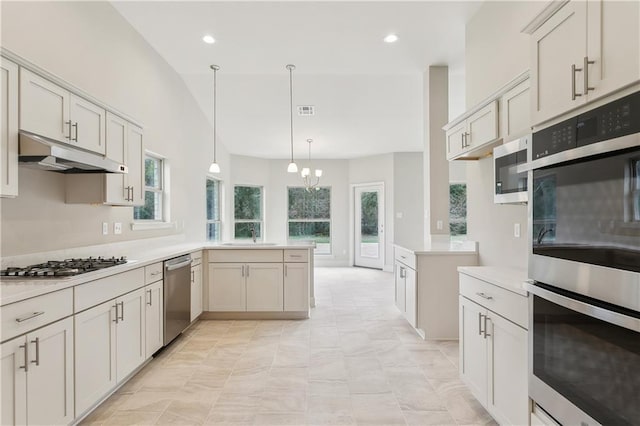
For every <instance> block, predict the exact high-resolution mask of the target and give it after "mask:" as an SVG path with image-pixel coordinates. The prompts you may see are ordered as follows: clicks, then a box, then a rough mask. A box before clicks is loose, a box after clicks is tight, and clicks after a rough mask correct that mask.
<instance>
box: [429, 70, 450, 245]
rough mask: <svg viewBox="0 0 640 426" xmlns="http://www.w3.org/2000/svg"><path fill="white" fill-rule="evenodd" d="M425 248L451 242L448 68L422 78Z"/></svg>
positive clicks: (434, 71) (433, 71)
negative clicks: (428, 245)
mask: <svg viewBox="0 0 640 426" xmlns="http://www.w3.org/2000/svg"><path fill="white" fill-rule="evenodd" d="M423 103H424V157H423V158H424V224H425V227H424V229H425V233H424V241H425V244H430V243H431V242H438V241H448V240H449V162H448V161H447V158H446V143H445V140H446V138H445V133H444V130H442V126H444V125H445V124H447V122H448V120H449V67H447V66H431V67H429V69H428V70H426V71H425V72H424V74H423Z"/></svg>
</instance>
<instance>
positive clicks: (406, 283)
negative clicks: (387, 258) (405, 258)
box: [395, 256, 418, 328]
mask: <svg viewBox="0 0 640 426" xmlns="http://www.w3.org/2000/svg"><path fill="white" fill-rule="evenodd" d="M414 257H415V256H414ZM395 300H396V307H397V308H398V309H399V310H400V312H401V313H402V315H403V316H404V317H405V319H406V320H407V321H408V322H409V324H411V326H412V327H414V328H415V327H417V325H418V289H417V284H416V271H415V269H413V268H411V267H409V266H407V265H406V264H405V263H403V262H400V261H399V260H396V263H395Z"/></svg>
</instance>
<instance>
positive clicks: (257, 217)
mask: <svg viewBox="0 0 640 426" xmlns="http://www.w3.org/2000/svg"><path fill="white" fill-rule="evenodd" d="M262 200H263V198H262V187H261V186H250V185H236V186H235V187H234V188H233V237H234V238H235V239H249V238H251V233H252V232H251V230H252V229H253V230H255V233H256V238H258V239H262V236H263V235H264V229H263V228H264V215H263V208H262Z"/></svg>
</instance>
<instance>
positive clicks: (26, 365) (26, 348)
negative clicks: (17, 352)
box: [18, 343, 29, 373]
mask: <svg viewBox="0 0 640 426" xmlns="http://www.w3.org/2000/svg"><path fill="white" fill-rule="evenodd" d="M18 347H19V348H23V349H24V365H21V366H20V367H18V368H22V369H23V370H24V372H25V373H26V372H27V371H29V346H28V345H27V344H26V343H25V344H24V345H20V346H18Z"/></svg>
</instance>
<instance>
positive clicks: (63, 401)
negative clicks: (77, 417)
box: [0, 318, 74, 425]
mask: <svg viewBox="0 0 640 426" xmlns="http://www.w3.org/2000/svg"><path fill="white" fill-rule="evenodd" d="M73 338H74V337H73V320H72V319H71V318H66V319H63V320H60V321H57V322H55V323H53V324H50V325H48V326H46V327H43V328H41V329H38V330H36V331H33V332H30V333H28V334H26V335H25V336H21V337H18V338H16V339H13V340H10V341H8V342H5V343H3V344H2V345H1V346H0V348H1V349H0V352H1V356H2V358H1V373H2V410H1V415H0V416H1V421H2V424H3V425H5V424H38V425H40V424H68V423H71V421H72V420H73V418H74V407H73V394H74V384H73Z"/></svg>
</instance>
